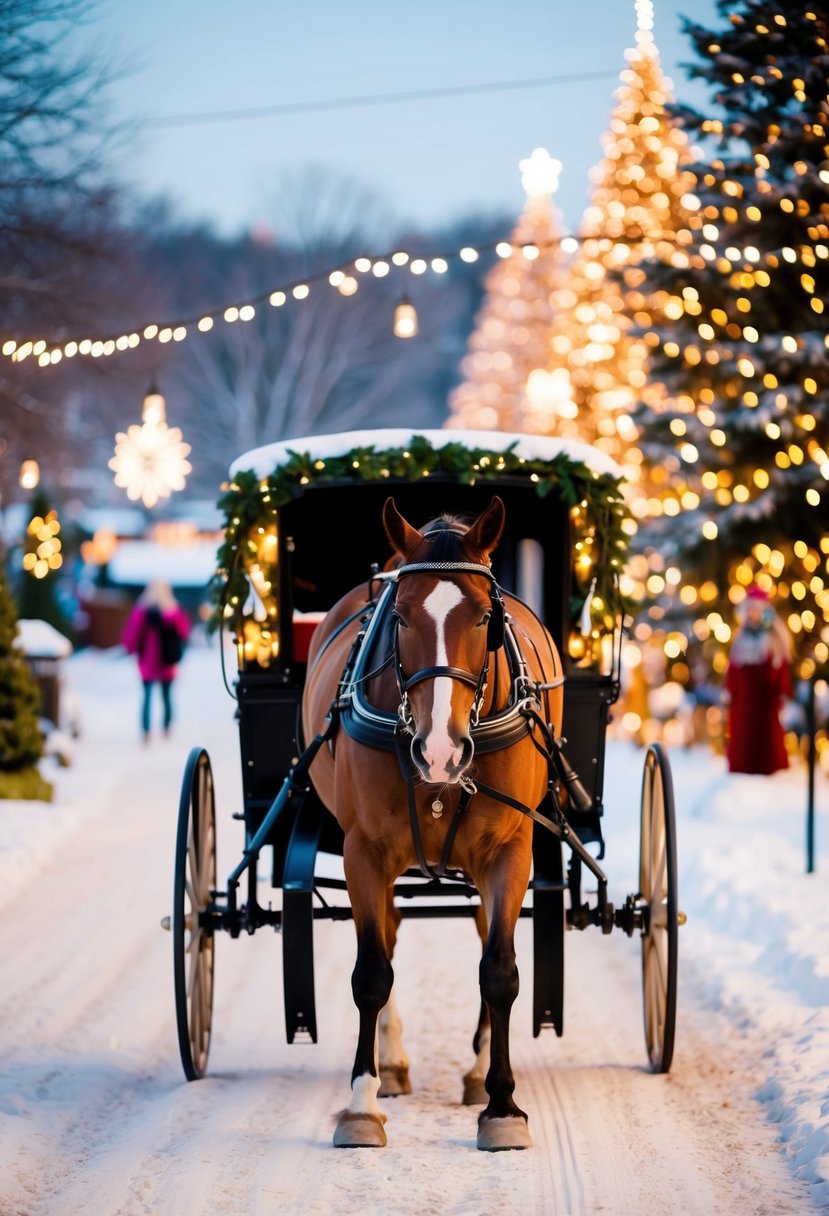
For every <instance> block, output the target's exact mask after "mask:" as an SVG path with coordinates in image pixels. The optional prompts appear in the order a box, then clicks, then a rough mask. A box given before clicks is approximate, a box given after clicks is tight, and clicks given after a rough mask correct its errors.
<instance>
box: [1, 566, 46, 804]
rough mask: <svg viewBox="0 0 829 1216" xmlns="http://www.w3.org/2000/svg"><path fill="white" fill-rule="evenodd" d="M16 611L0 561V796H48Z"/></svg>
mask: <svg viewBox="0 0 829 1216" xmlns="http://www.w3.org/2000/svg"><path fill="white" fill-rule="evenodd" d="M16 637H17V612H16V610H15V606H14V601H13V600H12V597H11V593H10V592H9V589H8V586H7V584H6V576H5V571H4V569H3V563H2V561H0V798H40V799H44V800H48V799H49V798H50V797H51V793H52V790H51V786H50V785H49V784H48V782H46V781H44V780H43V778H42V777H41V775H40V773H39V772H38V770H37V767H36V764H37V761H38V760H39V758H40V756H41V755H42V753H43V736H42V735H41V733H40V727H39V726H38V708H39V703H40V697H39V694H38V690H37V686H36V684H35V682H34V679H33V677H32V674H31V672H30V671H29V667H28V664H27V663H26V659H25V657H24V655H23V653H22V651H21V650H20V649H19V648H18V646H17V644H16Z"/></svg>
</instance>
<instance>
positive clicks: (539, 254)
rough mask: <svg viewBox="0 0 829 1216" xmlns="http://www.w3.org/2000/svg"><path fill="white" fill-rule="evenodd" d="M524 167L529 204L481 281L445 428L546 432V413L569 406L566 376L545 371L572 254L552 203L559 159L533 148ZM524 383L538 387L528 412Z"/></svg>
mask: <svg viewBox="0 0 829 1216" xmlns="http://www.w3.org/2000/svg"><path fill="white" fill-rule="evenodd" d="M521 169H522V181H523V184H524V188H525V190H526V191H527V203H526V206H525V208H524V211H523V212H522V214H521V216H520V218H519V220H518V223H517V224H516V227H515V231H514V232H513V234H512V236H511V238H510V240H509V241H508V242H504V243H503V245H501V246H499V247H498V249H497V253H498V255H499V258H500V259H501V260H500V261H499V262H497V263H496V265H495V266H493V268H492V270H491V271H490V272H489V274H488V275H487V278H486V280H485V284H484V285H485V289H486V296H485V299H484V303H483V306H482V308H481V310H480V312H479V314H478V316H477V318H476V328H475V330H474V332H473V333H472V336H471V337H470V339H469V344H468V352H467V354H466V356H465V358H464V360H463V363H462V365H461V366H462V369H463V372H464V376H465V379H464V381H463V383H462V384H460V385H459V386H458V388H456V389H455V390H454V391H453V393H452V394H451V395H450V399H449V408H450V417H449V421H448V424H447V425H449V426H450V427H471V428H473V429H476V428H482V429H484V430H501V431H509V430H533V431H541V432H544V431H548V430H550V429H551V428H550V426H549V424H548V422H549V418H550V416H554V415H555V413H556V412H557V411H559V410H561V409H564V410H565V411H570V410H572V409H574V407H573V405H572V402H571V401H570V391H569V384H567V383H566V377H565V378H564V379H565V383H564V384H562V378H561V377H560V376H559V377H558V379H555V378H553V379H551V378H550V377H549V374H548V371H547V364H548V349H549V340H550V329H551V326H552V322H553V317H554V315H555V312H556V308H557V306H558V301H557V293H558V292H560V291H561V289H562V287H563V282H564V272H565V267H566V262H567V259H568V256H569V255H568V254H567V253H565V252H564V250H563V249H562V245H561V241H562V238H563V237H564V232H563V229H562V225H561V219H560V216H559V213H558V210H557V209H556V207H555V206H554V204H553V201H552V197H553V194H554V193H555V191H556V189H557V187H558V177H559V173H560V172H561V164H560V163H559V161H557V160H553V159H552V157H551V156H550V154H549V152H546V151H545V150H544V149H543V148H536V150H535V151H534V152H533V154H532V156H531V157H529V158H527V159H526V160H523V161H522V162H521ZM540 381H541V382H543V383H542V384H541V386H540V391H539V382H540ZM528 383H529V384H530V385H534V386H536V387H535V396H534V404H533V406H532V408H531V409H530V412H529V414H528V413H527V388H528Z"/></svg>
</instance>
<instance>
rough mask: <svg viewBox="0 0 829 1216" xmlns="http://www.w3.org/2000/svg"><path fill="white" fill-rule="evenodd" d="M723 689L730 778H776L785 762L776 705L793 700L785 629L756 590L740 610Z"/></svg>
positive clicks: (778, 709) (738, 609) (787, 759)
mask: <svg viewBox="0 0 829 1216" xmlns="http://www.w3.org/2000/svg"><path fill="white" fill-rule="evenodd" d="M737 619H738V621H739V627H738V629H737V630H736V631H735V633H734V640H733V642H732V644H731V654H730V657H729V663H728V671H727V673H726V677H725V687H726V691H727V693H728V697H729V704H730V713H729V739H728V748H727V755H728V768H729V771H730V772H732V773H766V774H768V773H776V772H777V770H778V769H781V768H787V767H788V764H789V758H788V755H787V753H786V745H785V742H784V739H783V728H782V726H781V725H780V703H781V701H782V699H783V698H784V697H790V696H791V695H792V679H791V672H790V670H789V656H790V650H791V647H790V641H789V636H788V633H787V632H786V627H785V626H784V624H783V622H782V621H781V620H780V618H779V617H778V616H777V613H776V612H775V611H774V609H773V608H772V606H771V604H770V603H769V598H768V596H767V595H766V593H765V592H764V591H763V590H762V589H761V588H759V587H750V588H749V590H748V592H747V594H746V598H745V599H744V600H743V601H742V603H741V604H739V605H738V608H737Z"/></svg>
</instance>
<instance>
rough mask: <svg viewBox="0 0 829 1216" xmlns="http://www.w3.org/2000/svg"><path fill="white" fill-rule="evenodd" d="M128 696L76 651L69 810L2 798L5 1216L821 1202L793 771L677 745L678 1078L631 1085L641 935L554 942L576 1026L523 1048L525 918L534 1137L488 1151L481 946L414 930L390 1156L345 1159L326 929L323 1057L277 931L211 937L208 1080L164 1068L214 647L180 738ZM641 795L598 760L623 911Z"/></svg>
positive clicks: (228, 800) (184, 712) (192, 664)
mask: <svg viewBox="0 0 829 1216" xmlns="http://www.w3.org/2000/svg"><path fill="white" fill-rule="evenodd" d="M136 679H137V678H136V675H135V672H134V669H133V667H132V664H131V662H130V661H129V660H125V659H124V658H122V657H119V656H118V655H117V654H116V653H115V652H112V653H107V654H103V655H101V654H93V653H89V654H82V655H79V656H77V657H76V658H75V659H73V660H72V661H71V662H70V663H69V664H68V665H67V680H68V681H69V682H70V683H71V685H72V686H73V687H74V689H75V690H76V692H77V695H78V697H79V698H80V701H81V703H82V709H83V723H84V727H83V736H82V738H81V739H80V740H79V741H78V742H77V744H76V746H75V760H74V764H73V766H72V768H70V769H68V770H63V771H59V772H58V773H57V774H56V780H57V783H58V798H59V800H58V802H57V803H56V805H55V806H53V807H50V808H45V807H42V806H24V805H22V804H12V803H7V804H0V905H2V907H0V915H2V924H3V949H2V951H0V1057H1V1058H2V1065H0V1068H1V1069H2V1076H1V1077H0V1213H2V1216H80V1214H81V1213H83V1216H149V1214H152V1216H191V1214H192V1216H201V1213H205V1214H207V1213H210V1214H211V1216H212V1214H217V1216H258V1214H260V1213H261V1214H263V1216H264V1214H265V1213H268V1214H271V1213H277V1212H278V1213H280V1214H294V1213H296V1214H297V1216H300V1214H302V1216H330V1214H335V1216H357V1214H358V1213H359V1214H362V1213H369V1212H372V1213H388V1214H389V1216H392V1214H395V1213H401V1214H403V1213H406V1214H419V1213H424V1214H425V1213H429V1214H430V1216H433V1214H434V1213H446V1214H450V1213H451V1214H452V1216H472V1214H482V1216H483V1214H486V1216H498V1214H500V1213H506V1212H510V1213H512V1212H516V1211H517V1212H521V1213H522V1216H524V1214H526V1216H529V1214H530V1213H538V1214H539V1216H540V1214H543V1216H551V1214H553V1213H560V1214H562V1216H565V1214H568V1213H570V1214H576V1213H584V1214H588V1213H589V1214H593V1213H598V1212H602V1213H607V1214H610V1216H627V1214H628V1213H630V1214H633V1213H647V1212H661V1213H666V1214H671V1213H700V1216H702V1214H706V1216H709V1214H712V1213H723V1216H724V1214H725V1213H729V1214H733V1213H738V1214H741V1213H768V1214H769V1216H772V1214H775V1216H776V1214H778V1213H790V1212H810V1211H818V1210H821V1209H822V1208H823V1209H826V1208H829V1103H827V1089H828V1088H829V1016H827V1007H828V1006H829V934H828V933H827V930H829V910H828V909H827V905H829V900H827V899H826V898H825V894H826V879H825V874H826V869H827V867H829V851H827V849H825V848H824V849H822V851H821V854H820V857H819V871H818V874H817V875H815V876H812V877H810V878H806V877H804V876H803V874H802V870H803V859H802V820H803V813H802V812H803V800H804V794H803V790H804V779H803V776H802V773H797V774H796V773H789V774H781V775H779V777H778V778H774V779H749V778H744V779H735V778H728V777H727V776H726V775H725V774H724V773H723V772H722V767H721V762H719V761H717V760H714V759H713V758H711V757H709V756H708V754H707V753H705V752H702V751H700V752H693V753H683V754H679V755H677V756H675V757H673V759H674V764H675V770H676V783H677V787H678V804H679V806H678V811H679V818H680V830H679V844H680V868H681V878H682V888H681V898H680V902H681V904H682V906H683V908H684V909H685V910H686V911H687V912H688V915H689V921H688V924H687V926H686V927H685V928H683V929H682V931H681V941H680V945H681V951H682V953H681V975H680V1012H679V1026H678V1038H677V1049H676V1055H675V1059H674V1066H673V1069H672V1072H671V1074H670V1076H668V1077H654V1076H652V1075H651V1074H650V1073H649V1072H647V1071H646V1069H645V1058H646V1057H645V1049H644V1042H643V1034H642V1024H641V1012H640V991H639V987H640V970H639V950H638V943H637V942H636V941H633V942H631V941H628V940H627V939H626V938H624V937H623V936H622V935H620V934H618V933H614V934H613V935H611V936H610V937H609V938H603V937H602V936H601V935H600V934H599V933H598V932H597V931H595V930H594V931H588V932H586V933H583V934H572V935H568V938H567V984H566V1004H565V1026H566V1032H565V1035H564V1037H563V1038H562V1039H557V1038H556V1037H555V1035H554V1034H553V1033H552V1032H546V1033H544V1034H542V1035H541V1037H540V1038H539V1039H535V1040H534V1039H533V1038H532V1034H531V1028H530V1007H529V996H530V988H531V984H530V968H531V965H532V964H531V949H530V937H529V933H530V927H529V924H528V922H526V921H523V922H521V925H520V927H519V963H520V965H521V966H522V968H523V975H524V985H523V991H522V993H521V995H520V997H519V1001H518V1003H517V1006H516V1010H515V1014H514V1018H513V1027H514V1032H513V1060H514V1064H515V1068H516V1076H517V1090H516V1097H517V1099H518V1101H519V1104H520V1105H521V1106H523V1107H524V1109H526V1110H527V1111H528V1112H529V1115H530V1129H531V1132H532V1134H533V1137H534V1141H535V1148H534V1149H533V1150H532V1151H530V1152H526V1153H499V1154H486V1153H479V1152H477V1151H476V1150H475V1147H474V1146H475V1113H476V1108H465V1107H463V1106H461V1105H460V1091H461V1081H460V1078H461V1074H462V1072H463V1071H464V1070H465V1069H466V1068H467V1067H468V1066H469V1064H470V1063H471V1049H470V1040H471V1035H472V1031H473V1028H474V1022H475V1017H476V1012H477V992H476V981H477V939H476V935H475V932H474V928H473V926H472V923H471V922H468V923H467V922H466V921H441V920H438V921H432V922H424V921H417V922H412V921H409V922H407V923H406V924H405V925H404V927H403V931H402V933H401V940H400V944H399V949H398V954H397V957H396V960H395V971H396V975H397V980H398V995H399V1002H400V1006H401V1011H402V1013H403V1017H404V1021H405V1025H406V1041H407V1046H408V1050H409V1053H410V1056H411V1059H412V1079H413V1084H414V1087H415V1092H414V1093H413V1094H412V1095H411V1096H410V1097H406V1098H400V1099H395V1100H390V1101H389V1102H388V1103H387V1110H388V1124H387V1132H388V1136H389V1146H388V1148H387V1149H385V1150H383V1151H375V1152H370V1151H366V1150H355V1151H350V1152H349V1151H343V1152H335V1151H333V1150H332V1149H331V1148H330V1144H331V1133H332V1128H333V1116H334V1114H335V1112H336V1111H337V1110H338V1109H339V1108H340V1107H342V1106H343V1105H344V1104H345V1102H346V1101H347V1097H348V1078H349V1074H350V1068H351V1063H352V1057H353V1051H354V1042H355V1030H356V1015H355V1013H354V1009H353V1005H352V1001H351V993H350V983H349V975H350V970H351V966H352V962H353V931H352V929H351V927H350V925H349V924H347V923H329V922H323V923H319V924H318V925H317V928H316V943H315V945H316V949H315V963H316V973H317V976H316V979H317V1016H318V1021H319V1040H320V1041H319V1044H318V1045H316V1046H310V1045H299V1044H297V1045H293V1046H288V1045H287V1044H286V1043H285V1034H284V1022H283V1014H282V997H281V943H280V941H279V939H278V938H277V937H276V936H275V935H273V934H271V933H269V932H266V931H262V932H260V933H258V934H257V935H256V936H255V937H253V938H243V939H240V940H238V941H231V940H230V939H227V938H220V939H219V941H218V943H217V993H216V1008H215V1016H214V1039H213V1046H212V1052H211V1060H210V1074H209V1076H208V1077H207V1078H206V1079H205V1080H203V1081H200V1082H198V1083H195V1084H187V1083H186V1082H185V1081H184V1080H183V1077H182V1074H181V1068H180V1064H179V1060H178V1050H177V1046H176V1041H175V1030H174V1019H173V999H172V967H171V943H170V938H169V936H167V935H165V934H164V933H162V931H161V930H160V928H159V919H160V917H161V915H163V914H164V913H166V912H167V911H168V910H169V904H170V894H171V883H172V856H173V840H174V835H175V816H176V806H177V801H178V786H179V781H180V776H181V770H182V768H183V765H184V761H185V758H186V756H187V752H188V750H189V748H190V746H192V745H194V744H203V745H205V746H206V747H207V748H208V750H209V751H210V753H211V757H212V759H213V762H214V771H215V774H216V784H217V792H218V813H219V845H220V875H222V876H223V875H224V874H226V873H227V872H228V870H229V869H231V868H232V867H233V865H235V863H236V861H237V860H238V854H239V849H240V847H241V835H242V833H241V827H240V825H239V824H237V823H234V822H233V821H232V819H231V814H232V812H233V811H235V810H237V809H238V807H239V803H240V783H239V777H238V768H239V752H238V743H237V738H236V728H235V725H234V723H233V704H232V702H231V701H230V699H229V698H228V697H227V695H226V693H225V692H224V690H223V689H222V687H221V680H220V668H219V661H218V655H217V653H216V652H215V650H214V651H208V650H198V649H196V648H193V649H192V650H191V651H190V652H189V653H188V655H187V658H186V661H185V664H184V666H183V669H182V675H181V679H180V681H179V684H178V687H177V689H176V693H177V698H178V709H179V716H178V722H177V725H176V734H175V738H174V739H172V740H168V741H161V740H159V741H157V742H155V743H153V744H152V745H151V746H150V747H149V748H142V747H141V746H140V744H139V742H138V729H137V720H136V719H137V701H138V690H137V687H136ZM640 779H641V756H640V755H637V754H636V753H634V752H633V750H632V749H631V748H630V746H629V745H627V744H622V743H612V744H611V746H610V749H609V758H608V773H607V778H606V785H605V793H606V798H605V801H606V804H607V816H606V820H607V822H606V834H607V838H608V850H607V864H606V868H607V869H608V871H609V873H610V875H611V884H612V886H613V887H614V890H612V891H611V898H613V899H618V898H620V897H622V896H624V894H625V893H626V892H627V891H628V890H632V889H633V888H634V887H635V875H636V865H637V849H638V842H637V819H638V797H639V795H638V784H639V781H640ZM826 784H827V783H826V781H825V778H823V779H821V781H820V782H819V787H818V788H819V805H820V820H819V825H818V831H819V840H821V841H823V840H825V839H826V837H827V835H829V806H828V805H827V804H829V797H827V789H826ZM821 867H822V870H821ZM267 897H268V893H267V891H266V890H263V892H262V898H264V899H267Z"/></svg>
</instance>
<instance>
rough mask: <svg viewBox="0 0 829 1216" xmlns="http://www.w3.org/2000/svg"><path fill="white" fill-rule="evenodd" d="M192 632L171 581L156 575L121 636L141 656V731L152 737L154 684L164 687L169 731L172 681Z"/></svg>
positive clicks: (165, 722) (165, 725)
mask: <svg viewBox="0 0 829 1216" xmlns="http://www.w3.org/2000/svg"><path fill="white" fill-rule="evenodd" d="M189 635H190V618H189V617H188V615H187V613H186V612H185V611H184V609H183V608H182V607H181V605H180V604H179V603H178V602H177V601H176V599H175V598H174V596H173V593H172V591H171V590H170V587H169V584H167V583H165V582H164V580H163V579H156V580H155V581H154V582H152V583H150V584H149V585H148V586H147V587H146V589H145V590H144V591H143V592H142V594H141V596H140V597H139V599H138V602H137V603H136V605H135V607H134V608H133V610H132V612H131V613H130V616H129V619H128V620H127V623H126V626H125V628H124V636H123V638H122V639H121V640H122V642H123V644H124V646H125V648H126V650H127V653H128V654H134V655H135V656H136V657H137V659H138V672H139V674H140V676H141V682H142V684H143V686H144V695H143V699H142V702H141V735H142V738H143V740H144V742H145V743H148V742H149V739H150V720H151V705H152V696H153V685H155V684H158V685H159V687H160V688H161V702H162V715H163V716H162V726H163V729H164V734H165V735H168V734H169V733H170V727H171V725H172V722H173V698H172V685H173V680H174V679H175V678H176V670H177V664H178V662H179V660H180V659H181V656H182V653H183V651H184V644H185V643H186V641H187V638H188V637H189Z"/></svg>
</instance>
